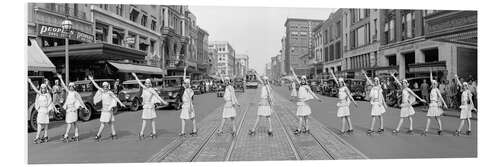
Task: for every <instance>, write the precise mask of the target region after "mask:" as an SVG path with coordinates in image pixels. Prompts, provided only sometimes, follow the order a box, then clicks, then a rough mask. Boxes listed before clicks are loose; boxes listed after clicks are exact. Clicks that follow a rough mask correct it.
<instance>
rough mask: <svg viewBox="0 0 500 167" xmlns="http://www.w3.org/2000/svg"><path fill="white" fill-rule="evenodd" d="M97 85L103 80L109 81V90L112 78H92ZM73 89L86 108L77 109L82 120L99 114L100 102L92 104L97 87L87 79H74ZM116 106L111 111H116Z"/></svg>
mask: <svg viewBox="0 0 500 167" xmlns="http://www.w3.org/2000/svg"><path fill="white" fill-rule="evenodd" d="M94 80H95V82H96V83H97V84H98V85H102V83H103V82H108V83H110V86H111V90H112V89H113V84H111V83H113V81H114V80H113V79H94ZM74 83H75V90H76V91H77V92H78V93H79V94H80V96H81V97H82V100H83V103H84V104H85V107H87V109H88V110H86V109H83V108H81V109H80V110H78V118H79V119H80V120H82V121H89V120H91V119H92V118H94V117H96V116H98V115H100V114H101V109H102V102H99V103H97V104H94V96H95V94H96V93H97V88H95V87H94V85H93V84H92V83H91V81H89V80H82V81H75V82H74ZM118 107H119V106H117V107H116V108H114V110H113V112H117V111H118Z"/></svg>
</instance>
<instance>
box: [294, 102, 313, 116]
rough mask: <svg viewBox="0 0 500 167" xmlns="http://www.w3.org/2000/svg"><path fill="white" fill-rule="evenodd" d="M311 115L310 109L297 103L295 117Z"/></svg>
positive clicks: (304, 104)
mask: <svg viewBox="0 0 500 167" xmlns="http://www.w3.org/2000/svg"><path fill="white" fill-rule="evenodd" d="M309 115H311V107H309V105H308V104H307V103H305V102H297V116H309Z"/></svg>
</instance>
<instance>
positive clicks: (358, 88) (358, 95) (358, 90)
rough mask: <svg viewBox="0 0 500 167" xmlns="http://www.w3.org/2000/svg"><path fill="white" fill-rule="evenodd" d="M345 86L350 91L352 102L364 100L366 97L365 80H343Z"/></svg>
mask: <svg viewBox="0 0 500 167" xmlns="http://www.w3.org/2000/svg"><path fill="white" fill-rule="evenodd" d="M345 84H346V85H347V87H348V88H349V90H350V91H351V95H352V98H354V100H365V97H366V89H365V88H366V80H363V79H351V78H348V79H345Z"/></svg>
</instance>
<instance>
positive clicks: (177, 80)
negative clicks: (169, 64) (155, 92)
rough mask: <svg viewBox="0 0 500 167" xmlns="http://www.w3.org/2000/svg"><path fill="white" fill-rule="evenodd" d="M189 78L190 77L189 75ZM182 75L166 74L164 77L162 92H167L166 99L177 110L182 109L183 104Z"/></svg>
mask: <svg viewBox="0 0 500 167" xmlns="http://www.w3.org/2000/svg"><path fill="white" fill-rule="evenodd" d="M187 78H190V77H189V76H188V77H187ZM182 79H183V76H182V75H177V76H166V77H164V78H163V81H164V88H163V89H162V91H161V92H162V93H161V94H166V96H164V98H163V99H164V100H165V101H166V102H168V105H169V106H171V107H174V108H175V109H176V110H180V109H181V108H182V105H181V98H182V97H181V95H182V93H183V92H181V90H183V89H182V88H181V87H182V82H183V81H182Z"/></svg>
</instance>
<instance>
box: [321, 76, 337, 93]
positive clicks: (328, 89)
mask: <svg viewBox="0 0 500 167" xmlns="http://www.w3.org/2000/svg"><path fill="white" fill-rule="evenodd" d="M337 93H338V86H337V84H336V83H335V80H334V79H327V80H326V85H325V87H324V88H323V90H322V92H321V94H323V95H325V96H331V97H335V96H337Z"/></svg>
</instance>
